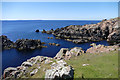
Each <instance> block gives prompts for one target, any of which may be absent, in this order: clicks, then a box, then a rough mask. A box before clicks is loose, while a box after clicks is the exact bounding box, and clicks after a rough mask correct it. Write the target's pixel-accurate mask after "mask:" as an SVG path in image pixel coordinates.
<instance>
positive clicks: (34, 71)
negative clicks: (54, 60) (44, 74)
mask: <svg viewBox="0 0 120 80" xmlns="http://www.w3.org/2000/svg"><path fill="white" fill-rule="evenodd" d="M37 72H38V69H35V70H33V71H32V72H31V73H30V76H33V75H35V74H36V73H37Z"/></svg>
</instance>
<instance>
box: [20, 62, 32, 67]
mask: <svg viewBox="0 0 120 80" xmlns="http://www.w3.org/2000/svg"><path fill="white" fill-rule="evenodd" d="M32 65H33V64H31V63H30V62H23V63H22V66H25V67H31V66H32Z"/></svg>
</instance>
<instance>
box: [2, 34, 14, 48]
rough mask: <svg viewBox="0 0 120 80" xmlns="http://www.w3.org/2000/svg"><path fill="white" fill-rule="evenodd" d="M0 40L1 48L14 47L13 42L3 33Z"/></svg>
mask: <svg viewBox="0 0 120 80" xmlns="http://www.w3.org/2000/svg"><path fill="white" fill-rule="evenodd" d="M0 41H1V42H2V44H0V45H1V46H2V48H3V49H11V48H15V47H16V46H15V45H14V42H12V41H11V40H9V39H8V38H7V36H5V35H2V36H0Z"/></svg>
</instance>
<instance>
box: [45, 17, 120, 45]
mask: <svg viewBox="0 0 120 80" xmlns="http://www.w3.org/2000/svg"><path fill="white" fill-rule="evenodd" d="M118 22H119V21H118V19H117V18H115V19H110V20H106V19H105V20H102V21H101V22H99V23H97V24H86V25H83V26H80V25H70V26H66V27H64V28H60V29H59V28H58V29H56V30H53V29H51V30H50V31H44V32H46V33H49V34H53V35H54V36H56V37H59V38H63V39H71V41H72V42H75V43H84V42H90V41H101V40H108V41H109V42H112V43H113V40H114V41H115V42H116V43H118V42H120V33H119V31H120V26H118ZM113 36H114V37H113Z"/></svg>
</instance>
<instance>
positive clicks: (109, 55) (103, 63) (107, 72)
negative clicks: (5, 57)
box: [3, 45, 119, 80]
mask: <svg viewBox="0 0 120 80" xmlns="http://www.w3.org/2000/svg"><path fill="white" fill-rule="evenodd" d="M92 48H94V50H95V51H94V53H89V52H84V51H83V50H82V48H80V47H74V48H72V49H68V48H66V49H65V48H62V49H61V50H60V51H59V52H58V53H57V55H56V56H55V57H54V58H50V57H43V56H36V57H32V58H31V59H28V60H27V61H25V62H23V63H22V64H21V66H18V67H16V68H12V67H9V68H7V69H5V71H4V74H3V79H9V78H17V79H22V78H44V79H46V80H47V79H48V78H51V79H57V78H61V79H67V78H68V79H69V78H70V79H72V78H118V48H119V46H117V45H114V46H104V45H94V46H93V47H91V48H89V49H88V50H90V49H92ZM95 48H96V49H95ZM111 48H112V49H111ZM105 49H108V51H107V50H105ZM99 50H100V51H101V52H98V51H99Z"/></svg>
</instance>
